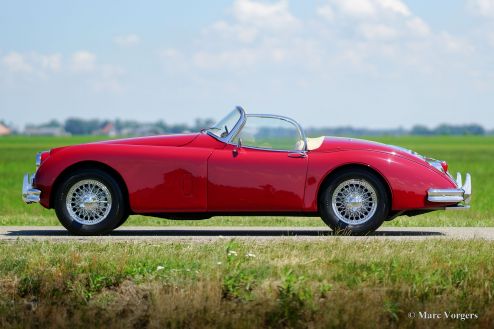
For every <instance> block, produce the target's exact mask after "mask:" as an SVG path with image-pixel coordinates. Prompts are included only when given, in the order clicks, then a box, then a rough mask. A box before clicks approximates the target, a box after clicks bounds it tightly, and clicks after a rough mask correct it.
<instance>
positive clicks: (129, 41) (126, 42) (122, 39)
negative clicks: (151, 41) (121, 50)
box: [113, 33, 141, 47]
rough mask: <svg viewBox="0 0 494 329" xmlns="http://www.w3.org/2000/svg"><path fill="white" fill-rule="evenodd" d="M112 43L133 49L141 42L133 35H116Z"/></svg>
mask: <svg viewBox="0 0 494 329" xmlns="http://www.w3.org/2000/svg"><path fill="white" fill-rule="evenodd" d="M113 42H114V43H115V44H117V45H118V46H120V47H133V46H136V45H138V44H139V43H140V42H141V38H140V37H139V36H138V35H137V34H134V33H130V34H126V35H117V36H116V37H114V38H113Z"/></svg>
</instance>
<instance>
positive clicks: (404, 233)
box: [0, 226, 494, 242]
mask: <svg viewBox="0 0 494 329" xmlns="http://www.w3.org/2000/svg"><path fill="white" fill-rule="evenodd" d="M231 238H240V239H255V240H266V239H272V240H281V239H290V240H328V239H329V240H330V239H334V238H336V237H335V236H334V235H333V233H332V232H331V230H329V229H328V228H327V227H207V226H202V227H197V226H173V227H171V226H152V227H150V226H135V227H130V226H124V227H121V228H119V229H117V230H115V231H114V232H112V233H111V234H109V235H105V236H89V237H81V236H73V235H70V234H68V232H67V231H66V230H65V229H64V228H63V227H61V226H0V241H13V240H14V241H15V240H50V241H78V240H81V241H160V240H161V241H198V242H208V241H214V240H219V239H231ZM342 238H343V239H377V240H384V239H391V240H422V239H485V240H494V227H489V228H483V227H382V228H380V229H379V230H378V231H376V232H374V233H373V234H371V235H368V236H363V237H350V236H345V237H342Z"/></svg>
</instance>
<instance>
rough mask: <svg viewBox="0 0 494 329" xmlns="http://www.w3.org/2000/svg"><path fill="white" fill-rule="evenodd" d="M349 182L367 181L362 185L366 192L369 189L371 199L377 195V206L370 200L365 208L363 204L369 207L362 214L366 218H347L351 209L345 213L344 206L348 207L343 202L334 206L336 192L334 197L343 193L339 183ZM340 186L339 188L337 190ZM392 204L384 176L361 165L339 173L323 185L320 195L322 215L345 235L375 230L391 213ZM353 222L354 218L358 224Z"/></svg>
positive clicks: (335, 230)
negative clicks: (365, 213)
mask: <svg viewBox="0 0 494 329" xmlns="http://www.w3.org/2000/svg"><path fill="white" fill-rule="evenodd" d="M349 182H350V183H351V182H357V185H358V184H359V183H360V184H362V185H364V186H363V187H362V188H363V189H364V193H369V194H366V195H367V196H368V197H369V198H371V199H372V198H374V197H376V198H377V199H376V201H375V204H376V206H375V208H373V207H372V206H370V205H369V204H367V206H365V207H363V208H360V209H362V210H363V211H364V212H366V211H367V215H363V214H362V215H361V216H363V218H356V219H353V218H345V215H347V214H348V212H347V213H346V214H345V211H344V210H342V209H345V208H344V206H343V205H342V204H341V203H338V202H336V203H335V208H336V211H335V209H334V208H333V196H335V198H338V196H341V195H342V194H340V193H338V192H341V189H340V187H341V186H346V184H348V183H349ZM363 182H364V183H363ZM365 184H367V185H365ZM350 185H351V184H350ZM369 186H370V187H371V188H370V190H371V191H372V190H373V192H374V194H372V193H371V192H370V191H369V189H367V188H368V187H369ZM337 188H338V189H339V190H338V192H337V193H336V194H335V191H336V189H337ZM365 191H367V192H365ZM343 193H344V192H343ZM340 200H341V199H340ZM389 206H390V200H389V196H388V193H387V190H386V187H385V186H384V184H383V183H382V181H381V179H380V178H379V177H378V176H377V175H376V174H374V173H372V172H369V171H367V170H365V169H360V168H355V169H350V170H346V171H342V172H341V173H339V174H338V175H337V176H335V177H333V178H332V179H331V180H330V181H328V182H327V183H326V184H325V185H324V186H323V191H322V193H321V194H320V198H319V211H320V215H321V219H322V220H323V221H324V222H325V223H326V224H327V225H328V226H329V227H331V229H332V230H333V231H334V232H335V234H343V235H365V234H368V233H371V232H374V231H375V230H376V229H377V228H379V226H381V224H382V223H383V221H384V220H385V219H386V218H387V217H388V212H389ZM369 209H370V210H369ZM337 212H338V213H337ZM342 218H344V219H345V220H343V219H342ZM358 221H363V222H358ZM352 222H355V224H354V223H352Z"/></svg>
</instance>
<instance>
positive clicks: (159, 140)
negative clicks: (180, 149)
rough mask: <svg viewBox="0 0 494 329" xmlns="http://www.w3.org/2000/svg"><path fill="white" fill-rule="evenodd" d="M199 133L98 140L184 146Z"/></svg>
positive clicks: (114, 142) (110, 142)
mask: <svg viewBox="0 0 494 329" xmlns="http://www.w3.org/2000/svg"><path fill="white" fill-rule="evenodd" d="M198 135H199V134H198V133H193V134H176V135H158V136H147V137H133V138H123V139H114V140H109V141H103V142H98V143H102V144H126V145H150V146H183V145H186V144H189V143H190V142H192V141H193V140H194V139H195V138H196V137H197V136H198Z"/></svg>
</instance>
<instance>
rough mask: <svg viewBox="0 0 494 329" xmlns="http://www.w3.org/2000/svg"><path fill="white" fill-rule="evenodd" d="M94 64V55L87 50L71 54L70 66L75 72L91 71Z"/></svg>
mask: <svg viewBox="0 0 494 329" xmlns="http://www.w3.org/2000/svg"><path fill="white" fill-rule="evenodd" d="M95 64H96V55H95V54H93V53H91V52H89V51H86V50H81V51H78V52H76V53H74V54H72V58H71V67H72V69H73V70H74V71H76V72H87V71H93V70H94V68H95Z"/></svg>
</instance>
